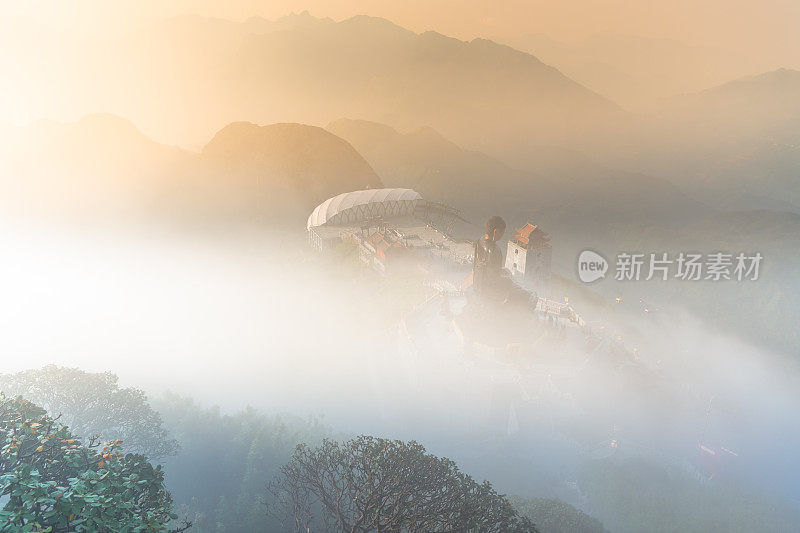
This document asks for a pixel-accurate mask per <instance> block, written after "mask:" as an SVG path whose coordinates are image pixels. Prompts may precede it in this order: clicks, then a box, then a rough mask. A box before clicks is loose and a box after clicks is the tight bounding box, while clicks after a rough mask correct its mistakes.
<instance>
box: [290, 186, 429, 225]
mask: <svg viewBox="0 0 800 533" xmlns="http://www.w3.org/2000/svg"><path fill="white" fill-rule="evenodd" d="M421 199H422V196H421V195H420V194H419V193H418V192H417V191H415V190H413V189H366V190H363V191H353V192H346V193H344V194H340V195H338V196H334V197H333V198H328V199H327V200H325V201H324V202H322V203H321V204H319V205H318V206H317V207H316V208H315V209H314V211H313V212H312V213H311V216H309V217H308V223H307V224H306V229H311V228H312V227H315V226H323V225H325V224H331V225H334V224H343V223H347V222H355V221H359V220H368V219H369V218H374V217H378V216H382V217H388V216H403V215H408V214H411V213H413V211H414V206H415V205H416V202H417V200H421Z"/></svg>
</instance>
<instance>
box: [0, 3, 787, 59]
mask: <svg viewBox="0 0 800 533" xmlns="http://www.w3.org/2000/svg"><path fill="white" fill-rule="evenodd" d="M121 6H122V7H121ZM0 10H2V11H4V12H5V15H6V16H8V15H10V14H15V15H23V16H26V15H29V16H32V17H34V18H35V19H36V20H37V21H38V22H40V23H48V25H54V26H63V25H65V24H67V23H70V24H74V23H78V24H83V23H97V22H101V23H107V22H111V23H120V22H125V23H130V22H134V21H137V20H141V19H142V18H152V17H162V16H169V15H175V14H181V13H197V14H202V15H208V16H216V17H223V18H229V19H233V20H242V19H245V18H247V17H250V16H253V15H261V16H264V17H266V18H276V17H280V16H282V15H285V14H287V13H289V12H292V11H296V12H299V11H302V10H309V11H310V12H311V14H313V15H315V16H329V17H332V18H334V19H336V20H339V19H343V18H347V17H350V16H353V15H356V14H368V15H374V16H381V17H386V18H388V19H390V20H392V21H394V22H396V23H397V24H400V25H402V26H405V27H408V28H410V29H413V30H416V31H424V30H428V29H436V30H437V31H440V32H442V33H445V34H448V35H452V36H455V37H460V38H463V39H470V38H473V37H475V36H508V37H516V36H519V35H521V34H526V33H545V34H547V35H549V36H551V37H553V38H556V39H562V40H575V39H580V38H582V37H585V36H588V35H591V34H592V33H596V32H600V31H616V32H621V33H627V34H634V35H643V36H651V37H668V38H674V39H678V40H682V41H685V42H687V43H690V44H706V45H716V46H720V47H724V48H731V49H739V50H751V51H755V52H756V53H770V54H785V56H786V61H789V58H794V60H795V61H796V60H797V59H798V58H799V57H800V32H797V28H798V26H800V2H798V1H797V0H672V1H671V2H663V1H657V0H600V1H598V0H565V1H561V2H553V1H547V2H545V1H543V0H527V1H526V0H495V1H492V2H489V1H486V0H459V1H455V0H445V1H428V2H398V1H396V0H368V1H360V2H356V1H353V0H270V1H268V2H267V1H264V0H230V1H226V2H219V1H217V0H172V1H164V0H133V1H126V0H120V1H115V2H105V1H102V0H73V1H72V2H54V1H43V0H38V1H27V2H4V3H3V5H2V7H0Z"/></svg>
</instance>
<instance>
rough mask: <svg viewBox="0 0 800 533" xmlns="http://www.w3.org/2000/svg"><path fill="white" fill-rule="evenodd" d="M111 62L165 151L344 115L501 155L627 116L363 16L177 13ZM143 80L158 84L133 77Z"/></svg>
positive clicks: (535, 63)
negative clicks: (430, 131) (239, 130)
mask: <svg viewBox="0 0 800 533" xmlns="http://www.w3.org/2000/svg"><path fill="white" fill-rule="evenodd" d="M121 55H122V56H123V57H125V58H130V60H127V59H126V62H125V68H124V69H122V68H120V67H118V66H115V65H107V68H108V69H110V70H111V71H113V72H116V71H120V72H119V75H118V76H115V78H114V79H115V80H117V81H115V82H114V83H116V84H118V85H119V87H118V88H116V89H114V90H112V91H110V92H111V93H112V94H114V93H119V94H122V92H121V91H122V89H123V88H124V89H125V92H124V94H125V98H126V100H125V103H126V107H127V108H129V109H134V115H132V116H133V117H134V119H135V120H137V122H140V120H139V119H138V118H135V117H137V116H141V121H142V122H141V123H142V124H144V125H146V126H147V129H148V130H153V131H155V130H159V131H163V132H165V135H164V138H168V139H175V140H176V142H178V141H177V140H178V139H186V138H187V137H191V138H193V139H195V142H198V141H199V140H198V139H197V136H198V133H200V132H202V133H203V136H204V137H205V138H207V137H208V136H209V135H210V134H211V132H212V131H216V130H218V129H219V128H220V127H221V126H222V125H224V124H226V123H228V122H230V121H231V119H232V118H235V117H242V118H245V119H247V120H252V121H255V122H280V121H287V122H289V121H291V122H302V123H309V124H325V123H327V122H330V121H331V120H335V119H336V118H338V117H341V116H352V117H359V118H364V119H369V120H374V121H378V122H383V123H387V124H390V125H392V126H394V127H398V128H401V129H414V128H418V127H420V126H422V125H425V124H428V125H430V126H432V127H434V128H435V129H436V130H437V131H441V132H442V133H443V134H444V135H445V136H447V137H448V138H451V139H453V140H455V141H456V142H458V143H459V144H461V145H463V146H468V147H471V148H480V149H481V150H484V151H487V152H488V153H492V154H493V155H501V156H506V155H513V154H516V153H519V152H524V151H525V148H524V147H528V146H531V145H535V144H550V145H552V144H556V145H557V144H565V143H567V144H571V143H578V144H579V143H580V142H582V141H583V140H585V139H586V138H590V137H592V136H593V135H595V134H596V133H597V130H598V129H603V130H605V129H606V128H608V127H610V126H612V125H613V126H614V127H617V126H618V125H619V123H621V122H625V121H627V120H629V117H628V116H627V115H626V114H625V113H624V112H622V111H621V110H620V109H619V108H618V107H617V106H616V104H614V103H613V102H611V101H609V100H607V99H605V98H603V97H601V96H599V95H598V94H596V93H594V92H592V91H590V90H588V89H586V88H585V87H583V86H581V85H580V84H578V83H576V82H574V81H573V80H571V79H569V78H567V77H566V76H564V75H563V74H562V73H561V72H559V71H558V70H557V69H555V68H553V67H551V66H548V65H545V64H544V63H542V62H541V61H539V60H538V59H537V58H535V57H534V56H532V55H530V54H527V53H523V52H520V51H518V50H514V49H513V48H511V47H508V46H504V45H500V44H497V43H495V42H492V41H489V40H485V39H474V40H472V41H470V42H464V41H460V40H458V39H454V38H450V37H446V36H444V35H441V34H439V33H436V32H432V31H429V32H425V33H421V34H417V33H414V32H412V31H409V30H406V29H404V28H401V27H399V26H397V25H395V24H393V23H391V22H389V21H387V20H385V19H380V18H374V17H367V16H356V17H352V18H350V19H347V20H343V21H341V22H333V21H331V20H329V19H316V18H314V17H312V16H310V15H308V14H307V13H305V14H300V15H294V16H290V17H286V18H284V19H280V20H278V21H274V22H270V21H265V20H263V19H251V20H249V21H246V22H242V23H234V22H230V21H220V20H215V19H206V18H201V17H180V18H177V19H171V20H170V21H168V22H166V23H159V24H155V25H153V26H151V27H149V28H148V29H147V30H146V31H142V32H140V33H138V34H134V35H132V36H131V37H130V38H129V39H128V40H127V41H126V42H125V45H124V46H123V47H122V51H121ZM153 79H158V80H160V83H159V84H158V86H157V87H156V86H149V85H146V84H144V83H143V82H142V80H153ZM92 90H94V89H92ZM132 95H133V96H132ZM152 101H160V102H172V103H174V104H175V105H171V106H165V113H164V114H163V115H156V114H153V113H152V112H151V111H150V109H151V108H150V107H147V106H145V103H148V104H149V102H152ZM140 102H141V103H140ZM139 107H141V110H140V109H138V108H139ZM520 147H522V148H520Z"/></svg>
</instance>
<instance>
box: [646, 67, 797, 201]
mask: <svg viewBox="0 0 800 533" xmlns="http://www.w3.org/2000/svg"><path fill="white" fill-rule="evenodd" d="M637 157H638V161H637V164H636V166H637V167H638V168H640V169H642V170H643V171H644V172H658V173H660V174H661V175H664V176H667V177H669V178H670V179H673V180H674V181H676V182H679V183H681V184H683V185H685V186H686V187H688V188H689V189H687V190H691V191H692V194H694V195H696V196H697V197H698V198H701V199H703V200H704V201H708V202H712V203H713V204H714V205H715V206H717V207H719V208H723V209H737V210H742V209H744V210H752V209H771V210H776V209H777V210H792V211H795V212H800V186H798V182H797V176H798V175H799V174H800V72H799V71H795V70H787V69H780V70H776V71H773V72H767V73H764V74H760V75H758V76H748V77H745V78H741V79H737V80H734V81H731V82H729V83H725V84H723V85H720V86H717V87H713V88H711V89H707V90H705V91H701V92H698V93H693V94H686V95H681V96H678V97H675V98H672V99H670V100H668V101H666V102H665V103H664V104H663V106H662V107H661V108H660V109H659V112H658V113H657V114H656V115H654V116H652V117H650V123H649V125H648V127H647V131H644V132H643V134H642V135H641V138H640V140H639V153H638V155H637Z"/></svg>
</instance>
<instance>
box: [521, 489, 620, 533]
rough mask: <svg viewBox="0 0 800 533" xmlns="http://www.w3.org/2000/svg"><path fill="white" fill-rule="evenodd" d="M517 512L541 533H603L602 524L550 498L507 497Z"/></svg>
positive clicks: (604, 530)
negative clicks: (531, 522) (532, 523)
mask: <svg viewBox="0 0 800 533" xmlns="http://www.w3.org/2000/svg"><path fill="white" fill-rule="evenodd" d="M508 499H509V501H510V502H511V504H512V505H513V506H514V508H515V509H516V510H517V512H518V513H519V514H520V515H522V516H526V517H528V518H530V519H531V521H533V522H534V523H535V524H536V527H538V528H539V529H540V530H541V531H542V533H605V532H606V529H605V528H604V527H603V524H602V523H601V522H600V521H599V520H598V519H596V518H594V517H592V516H589V515H587V514H586V513H584V512H583V511H581V510H579V509H576V508H575V507H573V506H571V505H569V504H568V503H564V502H562V501H561V500H556V499H552V498H531V499H526V498H520V497H518V496H509V498H508Z"/></svg>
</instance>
